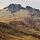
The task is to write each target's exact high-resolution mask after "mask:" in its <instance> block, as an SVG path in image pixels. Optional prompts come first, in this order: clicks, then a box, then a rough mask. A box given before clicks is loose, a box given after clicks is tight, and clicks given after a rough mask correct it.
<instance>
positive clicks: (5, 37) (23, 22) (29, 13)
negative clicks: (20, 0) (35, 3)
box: [0, 4, 40, 40]
mask: <svg viewBox="0 0 40 40" xmlns="http://www.w3.org/2000/svg"><path fill="white" fill-rule="evenodd" d="M0 40H40V10H39V9H35V8H32V7H30V6H26V8H25V7H22V6H21V5H20V4H10V5H9V6H7V7H5V8H3V9H1V10H0Z"/></svg>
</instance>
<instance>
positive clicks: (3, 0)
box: [0, 0, 40, 9]
mask: <svg viewBox="0 0 40 40" xmlns="http://www.w3.org/2000/svg"><path fill="white" fill-rule="evenodd" d="M12 3H14V4H21V5H22V6H23V7H26V6H31V7H33V8H36V9H40V0H0V9H2V8H4V7H7V6H8V5H9V4H12Z"/></svg>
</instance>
